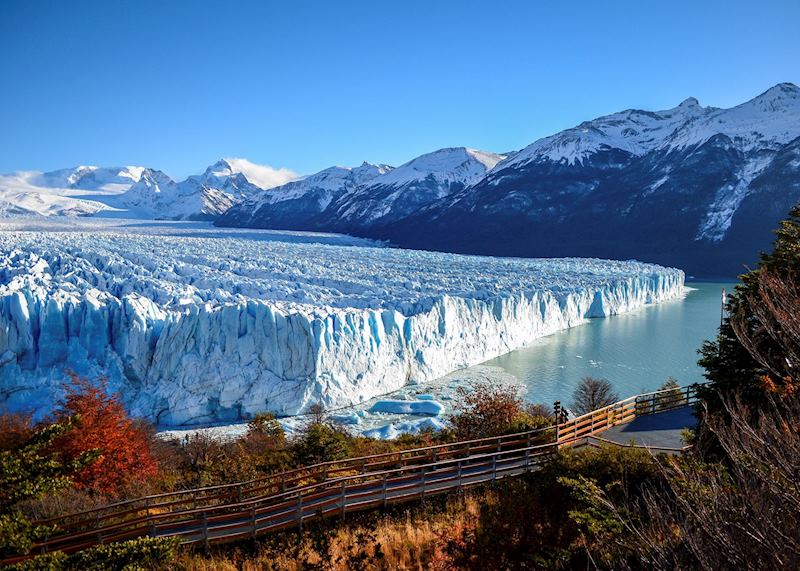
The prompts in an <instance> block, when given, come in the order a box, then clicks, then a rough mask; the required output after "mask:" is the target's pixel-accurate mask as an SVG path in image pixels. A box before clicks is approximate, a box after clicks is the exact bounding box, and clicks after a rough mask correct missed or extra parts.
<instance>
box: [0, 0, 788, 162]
mask: <svg viewBox="0 0 800 571" xmlns="http://www.w3.org/2000/svg"><path fill="white" fill-rule="evenodd" d="M799 29H800V1H798V0H783V1H778V0H775V1H765V0H762V1H760V2H755V1H752V2H736V1H731V0H729V1H720V2H718V1H703V2H699V1H669V2H655V1H649V0H635V1H619V2H614V1H610V0H609V1H600V0H591V1H574V2H567V1H520V2H513V1H504V2H489V1H487V0H484V1H482V2H472V1H468V0H460V1H453V2H445V1H433V0H428V1H405V2H388V1H380V0H373V1H365V2H348V1H347V0H338V1H330V0H326V1H320V2H310V1H309V2H304V1H299V0H294V1H288V0H287V1H284V2H266V1H264V2H260V1H258V2H257V1H252V2H249V1H235V0H229V1H227V2H223V1H218V2H210V1H201V0H191V1H190V0H186V1H183V2H179V1H166V0H164V1H150V0H128V1H124V2H123V1H120V0H98V1H88V0H87V1H81V0H71V1H65V0H53V1H50V2H44V1H38V0H0V172H8V171H13V170H21V169H36V170H51V169H55V168H60V167H66V166H73V165H76V164H100V165H118V164H136V165H145V166H152V167H156V168H161V169H162V170H164V171H166V172H167V173H169V174H170V175H173V176H175V177H182V176H185V175H187V174H190V173H193V172H197V171H200V170H202V169H203V168H204V167H205V166H207V165H208V164H210V163H211V162H213V161H214V160H216V159H217V158H219V157H223V156H224V157H229V156H233V157H246V158H249V159H250V160H252V161H254V162H258V163H263V164H269V165H272V166H275V167H288V168H291V169H293V170H295V171H297V172H300V173H303V174H308V173H311V172H315V171H317V170H319V169H321V168H324V167H326V166H329V165H332V164H341V165H355V164H358V163H360V162H361V161H362V160H370V161H374V162H386V163H391V164H400V163H402V162H405V161H406V160H408V159H410V158H412V157H414V156H416V155H419V154H421V153H424V152H427V151H431V150H434V149H437V148H440V147H445V146H460V145H465V146H470V147H476V148H480V149H486V150H492V151H507V150H511V149H516V148H520V147H522V146H524V145H527V144H528V143H530V142H532V141H534V140H535V139H537V138H539V137H541V136H545V135H548V134H551V133H553V132H555V131H558V130H560V129H563V128H566V127H570V126H572V125H574V124H576V123H579V122H580V121H582V120H584V119H590V118H592V117H595V116H597V115H601V114H605V113H609V112H613V111H617V110H620V109H625V108H630V107H640V108H645V109H661V108H667V107H672V106H674V105H677V104H678V103H679V102H680V101H681V100H683V99H685V98H686V97H688V96H695V97H697V98H698V99H699V100H700V102H701V103H702V104H704V105H715V106H723V107H725V106H731V105H734V104H737V103H740V102H742V101H744V100H746V99H749V98H750V97H753V96H755V95H757V94H758V93H760V92H762V91H764V90H766V89H767V88H769V87H770V86H772V85H774V84H775V83H778V82H781V81H791V82H794V83H800V36H799V35H798V34H800V32H799V31H798V30H799Z"/></svg>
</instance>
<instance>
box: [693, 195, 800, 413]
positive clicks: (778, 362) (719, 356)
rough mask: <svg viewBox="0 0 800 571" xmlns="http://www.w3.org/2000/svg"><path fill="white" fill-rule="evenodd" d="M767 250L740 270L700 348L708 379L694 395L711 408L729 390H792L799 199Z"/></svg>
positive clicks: (798, 302) (797, 355)
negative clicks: (711, 335) (715, 328)
mask: <svg viewBox="0 0 800 571" xmlns="http://www.w3.org/2000/svg"><path fill="white" fill-rule="evenodd" d="M775 234H776V239H775V242H774V243H773V251H772V252H771V253H769V254H766V253H764V254H762V255H761V257H760V260H759V263H758V267H757V268H756V269H754V270H752V271H749V272H747V273H746V274H744V275H742V276H740V278H741V280H742V283H741V284H739V285H737V286H736V290H735V291H734V293H733V294H732V295H731V296H730V298H729V299H728V303H727V306H726V309H727V313H728V317H726V318H725V319H724V321H723V323H722V325H721V326H720V329H719V335H718V336H717V339H716V340H715V341H706V342H705V343H704V344H703V347H702V348H701V349H700V354H701V358H700V360H699V364H700V366H702V367H703V368H704V369H705V377H706V378H707V379H708V380H709V383H708V384H707V385H706V386H705V387H704V388H701V390H700V396H701V398H703V400H704V401H705V402H706V404H707V406H708V407H709V410H710V411H712V412H716V411H722V410H723V409H724V407H723V406H722V399H723V398H725V397H730V396H732V395H734V394H736V395H738V396H739V398H741V399H742V401H743V402H745V403H752V404H757V403H763V402H764V400H765V397H766V395H767V393H769V392H777V393H780V392H793V391H796V389H797V386H798V366H800V363H799V362H798V359H800V324H799V323H798V317H797V316H798V315H799V314H800V313H799V312H800V286H798V277H799V276H800V205H798V206H795V207H794V208H793V209H792V210H791V212H790V214H789V217H788V218H787V219H786V220H783V221H782V222H781V223H780V225H779V227H778V229H777V230H776V231H775Z"/></svg>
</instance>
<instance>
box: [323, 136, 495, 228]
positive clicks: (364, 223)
mask: <svg viewBox="0 0 800 571" xmlns="http://www.w3.org/2000/svg"><path fill="white" fill-rule="evenodd" d="M503 158H505V157H503V156H502V155H496V154H494V153H487V152H485V151H477V150H474V149H467V148H464V147H457V148H448V149H440V150H438V151H434V152H433V153H428V154H426V155H422V156H420V157H417V158H415V159H413V160H411V161H409V162H407V163H406V164H404V165H401V166H399V167H397V168H396V169H394V170H392V171H391V172H388V173H386V174H384V175H381V176H379V177H376V178H375V179H373V180H372V181H370V182H369V183H367V184H365V185H363V186H361V187H359V188H357V189H355V190H354V191H353V192H351V193H347V194H344V195H343V196H342V197H341V198H340V199H339V201H337V202H336V203H334V204H332V205H331V207H330V208H329V209H328V211H327V212H326V213H325V214H323V217H322V222H321V224H322V227H324V228H328V227H330V229H333V230H340V229H347V230H348V231H349V230H350V229H352V228H353V227H356V228H364V227H369V226H374V225H380V224H386V223H389V222H392V221H394V220H398V219H401V218H404V217H405V216H408V215H409V214H411V213H413V212H415V211H416V210H418V209H419V208H421V207H424V206H426V205H428V204H430V203H431V202H434V201H436V200H440V199H442V198H444V197H446V196H449V195H451V194H453V193H455V192H457V191H459V190H461V189H463V188H466V187H468V186H470V185H471V184H473V183H475V182H477V181H479V180H480V179H481V178H483V177H484V176H485V175H486V173H487V172H488V171H490V170H491V169H492V168H494V166H495V165H497V163H499V162H500V161H501V160H503Z"/></svg>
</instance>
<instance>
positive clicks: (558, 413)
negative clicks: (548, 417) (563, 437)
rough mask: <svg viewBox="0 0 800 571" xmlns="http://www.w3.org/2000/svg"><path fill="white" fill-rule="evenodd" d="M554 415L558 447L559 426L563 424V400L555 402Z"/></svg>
mask: <svg viewBox="0 0 800 571" xmlns="http://www.w3.org/2000/svg"><path fill="white" fill-rule="evenodd" d="M553 416H555V417H556V447H558V437H559V427H560V426H561V401H558V400H557V401H556V402H554V403H553Z"/></svg>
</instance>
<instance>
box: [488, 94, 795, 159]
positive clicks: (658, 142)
mask: <svg viewBox="0 0 800 571" xmlns="http://www.w3.org/2000/svg"><path fill="white" fill-rule="evenodd" d="M798 123H800V88H798V87H797V86H796V85H793V84H791V83H781V84H778V85H776V86H775V87H772V88H771V89H769V90H767V91H766V92H764V93H762V94H761V95H759V96H758V97H755V98H754V99H752V100H750V101H748V102H746V103H743V104H741V105H738V106H736V107H733V108H731V109H718V108H715V107H702V106H701V105H700V103H699V102H698V101H697V99H695V98H694V97H690V98H688V99H686V100H685V101H684V102H683V103H681V104H680V105H678V106H677V107H675V108H673V109H668V110H666V111H642V110H639V109H630V110H627V111H621V112H619V113H614V114H612V115H606V116H604V117H599V118H597V119H593V120H592V121H586V122H584V123H581V124H580V125H578V126H577V127H573V128H571V129H567V130H566V131H562V132H560V133H557V134H555V135H552V136H550V137H545V138H544V139H540V140H538V141H536V142H534V143H532V144H531V145H529V146H527V147H526V148H524V149H523V150H522V151H520V152H519V153H517V154H516V155H515V156H514V157H512V158H510V159H509V161H507V162H506V163H504V164H503V165H501V168H508V167H510V166H513V165H520V164H524V163H527V162H530V161H534V160H540V159H549V160H551V161H556V162H558V161H562V160H563V161H566V162H568V163H569V164H574V163H575V162H581V161H582V160H583V159H585V158H586V157H587V156H588V155H591V154H593V153H596V152H598V151H600V150H604V149H620V150H622V151H625V152H627V153H630V154H631V155H634V156H641V155H644V154H646V153H648V152H650V151H654V150H657V149H660V148H667V149H675V148H684V147H687V146H692V145H698V144H702V143H704V142H706V141H708V140H709V139H710V138H712V137H713V136H715V135H718V134H723V135H725V136H727V137H729V138H730V139H731V140H732V141H733V143H734V144H735V145H736V146H737V147H738V148H741V149H742V150H744V151H747V150H751V149H753V148H755V147H769V148H774V146H775V145H777V146H780V145H783V144H786V143H788V142H789V141H790V140H792V139H793V138H795V137H797V136H798V134H800V133H798V129H797V125H798Z"/></svg>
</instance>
